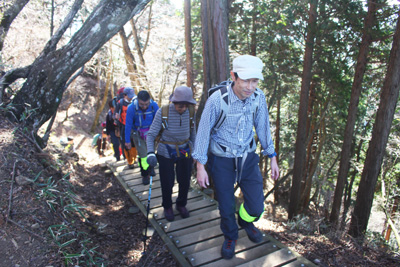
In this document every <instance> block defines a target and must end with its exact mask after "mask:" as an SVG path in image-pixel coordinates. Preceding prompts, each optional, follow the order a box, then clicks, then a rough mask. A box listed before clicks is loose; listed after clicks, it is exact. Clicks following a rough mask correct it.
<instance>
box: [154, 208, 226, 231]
mask: <svg viewBox="0 0 400 267" xmlns="http://www.w3.org/2000/svg"><path fill="white" fill-rule="evenodd" d="M217 218H219V211H218V210H214V211H211V212H208V213H207V214H199V215H196V216H191V217H189V218H187V219H186V220H181V221H176V222H175V221H174V222H168V221H167V220H161V222H162V223H163V224H164V225H165V226H166V228H165V229H166V230H165V231H166V232H167V233H169V232H173V231H177V230H180V229H182V228H187V227H190V226H193V225H198V224H200V223H204V222H208V221H211V220H214V219H217Z"/></svg>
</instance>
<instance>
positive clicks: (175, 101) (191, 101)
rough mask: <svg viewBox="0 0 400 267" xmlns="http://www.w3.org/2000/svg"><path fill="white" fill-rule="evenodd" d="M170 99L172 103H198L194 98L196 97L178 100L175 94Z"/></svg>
mask: <svg viewBox="0 0 400 267" xmlns="http://www.w3.org/2000/svg"><path fill="white" fill-rule="evenodd" d="M170 100H171V102H172V103H177V102H185V103H189V104H193V105H196V104H197V102H196V100H194V99H190V100H185V101H182V100H177V99H176V98H175V97H174V96H172V97H171V99H170Z"/></svg>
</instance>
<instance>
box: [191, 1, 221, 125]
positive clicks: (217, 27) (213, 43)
mask: <svg viewBox="0 0 400 267" xmlns="http://www.w3.org/2000/svg"><path fill="white" fill-rule="evenodd" d="M228 7H229V0H201V25H202V33H201V35H202V39H203V79H204V85H203V93H202V96H201V100H200V104H199V107H198V111H197V121H200V117H201V113H202V112H203V109H204V105H205V102H206V100H207V90H208V89H209V88H211V87H212V86H213V85H214V84H217V83H220V82H222V81H224V80H226V79H227V78H228V77H229V47H228V22H229V21H228V14H229V8H228Z"/></svg>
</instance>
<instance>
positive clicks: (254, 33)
mask: <svg viewBox="0 0 400 267" xmlns="http://www.w3.org/2000/svg"><path fill="white" fill-rule="evenodd" d="M257 2H258V0H253V11H252V13H253V14H252V20H251V35H250V38H251V39H250V54H251V55H253V56H256V55H257V17H258V12H257Z"/></svg>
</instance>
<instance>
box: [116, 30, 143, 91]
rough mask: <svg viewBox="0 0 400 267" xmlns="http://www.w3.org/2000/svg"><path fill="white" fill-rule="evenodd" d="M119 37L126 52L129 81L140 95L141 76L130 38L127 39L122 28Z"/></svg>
mask: <svg viewBox="0 0 400 267" xmlns="http://www.w3.org/2000/svg"><path fill="white" fill-rule="evenodd" d="M119 37H121V41H122V49H123V51H124V56H125V62H126V68H127V69H128V74H129V79H130V80H131V83H132V87H133V89H134V90H135V94H137V93H138V91H139V89H140V81H139V77H138V76H139V74H138V70H137V66H136V63H135V62H136V61H135V57H134V56H133V54H132V52H131V49H130V48H129V44H128V38H127V37H126V34H125V30H124V28H123V27H122V28H121V30H120V31H119Z"/></svg>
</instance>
